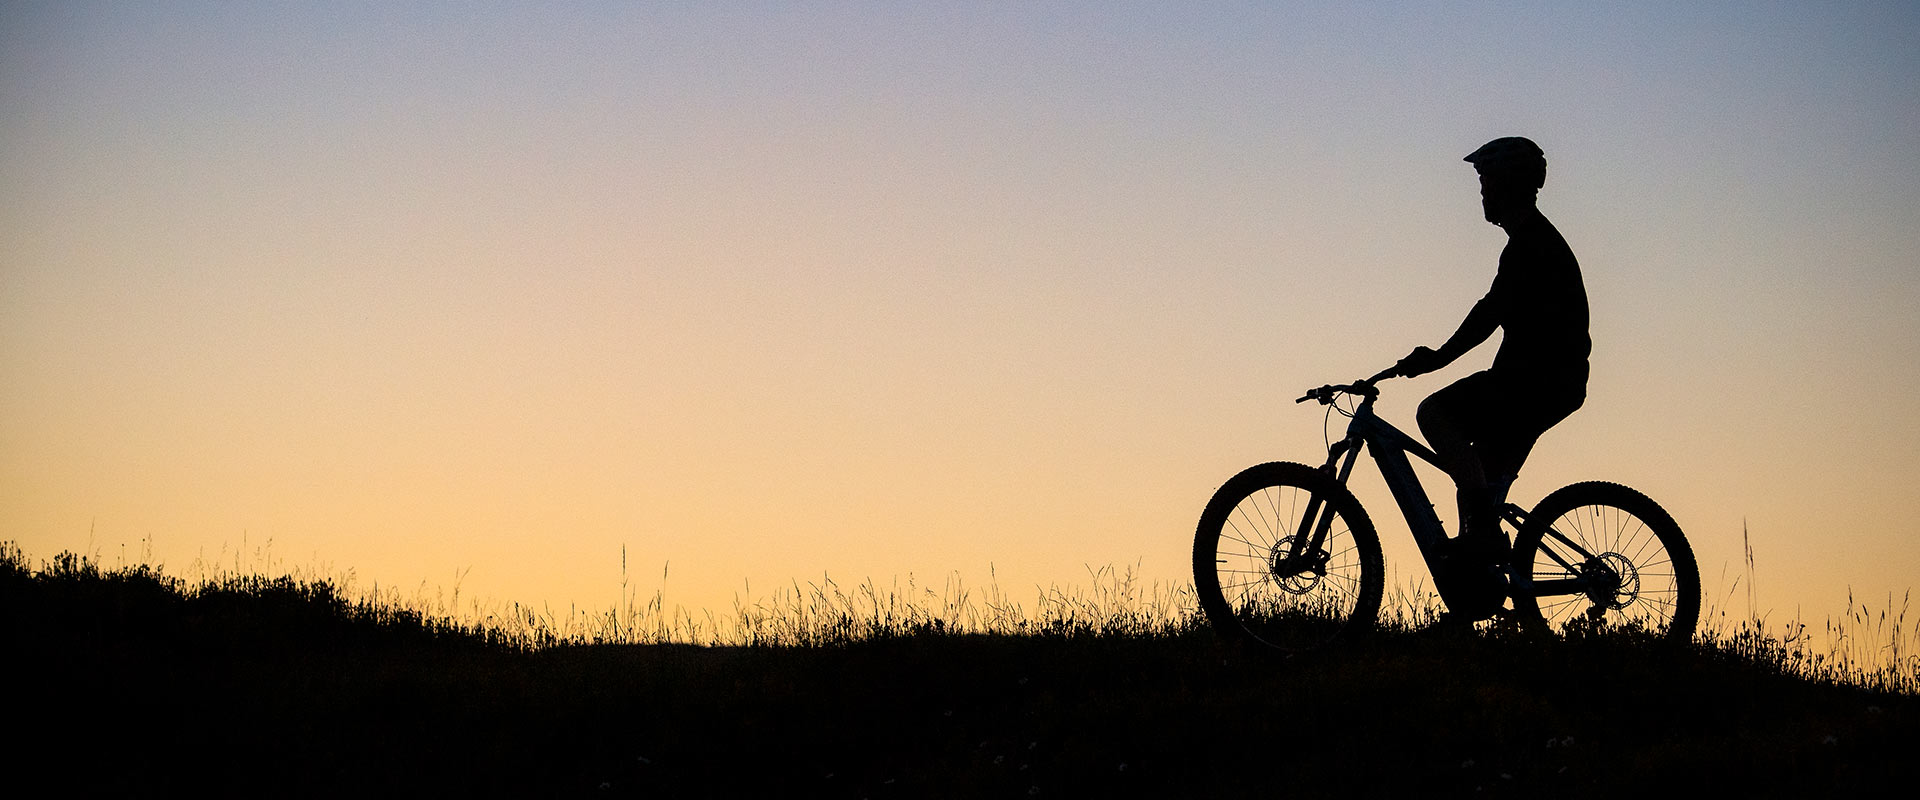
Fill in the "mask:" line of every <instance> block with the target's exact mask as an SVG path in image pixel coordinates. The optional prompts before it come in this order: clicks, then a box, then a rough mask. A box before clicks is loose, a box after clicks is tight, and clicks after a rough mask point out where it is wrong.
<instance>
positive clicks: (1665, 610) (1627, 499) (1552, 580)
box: [1513, 481, 1700, 643]
mask: <svg viewBox="0 0 1920 800" xmlns="http://www.w3.org/2000/svg"><path fill="white" fill-rule="evenodd" d="M1513 555H1514V559H1515V560H1514V564H1515V566H1516V567H1517V569H1516V570H1515V571H1514V582H1513V583H1514V585H1513V608H1514V613H1515V614H1516V615H1517V616H1518V617H1519V620H1520V622H1521V624H1522V625H1523V626H1525V627H1527V628H1528V629H1531V630H1535V631H1540V632H1551V633H1553V634H1556V635H1563V636H1564V635H1567V634H1569V633H1575V632H1581V631H1603V630H1615V631H1629V632H1638V633H1643V634H1651V635H1653V636H1655V637H1658V638H1660V639H1663V640H1666V641H1670V642H1679V643H1684V642H1688V641H1691V640H1692V638H1693V631H1694V626H1695V625H1696V624H1698V622H1699V618H1700V568H1699V567H1698V565H1696V564H1695V563H1694V559H1693V548H1692V547H1691V546H1689V545H1688V544H1687V539H1686V536H1685V535H1684V534H1682V533H1681V532H1680V525H1679V523H1676V522H1674V521H1673V517H1672V516H1670V515H1668V514H1667V512H1666V510H1665V509H1662V508H1661V507H1660V505H1659V504H1658V503H1655V502H1653V500H1652V499H1650V498H1648V497H1647V496H1646V495H1644V494H1641V493H1639V492H1636V491H1634V490H1632V489H1629V488H1627V487H1625V486H1621V485H1619V484H1615V483H1602V482H1598V481H1595V482H1589V483H1576V484H1573V485H1571V486H1567V487H1565V488H1562V489H1559V490H1556V491H1555V492H1553V493H1552V494H1549V495H1547V496H1546V498H1545V499H1543V500H1541V501H1540V504H1539V505H1538V506H1535V507H1534V510H1533V512H1532V513H1530V514H1528V515H1527V518H1526V523H1525V524H1524V525H1522V526H1521V527H1520V532H1519V533H1518V534H1517V535H1515V537H1514V542H1513Z"/></svg>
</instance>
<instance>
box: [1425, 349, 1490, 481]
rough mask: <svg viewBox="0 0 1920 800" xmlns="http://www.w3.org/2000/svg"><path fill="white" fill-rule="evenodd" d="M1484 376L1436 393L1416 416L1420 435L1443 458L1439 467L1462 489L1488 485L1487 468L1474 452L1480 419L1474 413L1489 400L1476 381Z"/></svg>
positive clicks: (1428, 398)
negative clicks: (1475, 425) (1477, 420)
mask: <svg viewBox="0 0 1920 800" xmlns="http://www.w3.org/2000/svg"><path fill="white" fill-rule="evenodd" d="M1483 374H1485V373H1477V374H1474V375H1469V376H1467V377H1465V378H1462V379H1460V380H1458V381H1455V382H1453V383H1452V384H1451V385H1449V386H1447V387H1446V388H1444V389H1441V390H1440V391H1437V392H1434V393H1433V394H1432V395H1430V396H1428V397H1427V399H1426V400H1423V401H1421V403H1420V409H1419V411H1417V412H1416V413H1415V414H1414V419H1415V420H1416V421H1417V422H1419V424H1420V433H1421V435H1423V436H1426V437H1427V445H1428V446H1430V447H1432V448H1433V453H1434V455H1437V456H1439V457H1440V459H1439V460H1440V468H1441V469H1443V470H1446V471H1447V476H1448V477H1450V478H1453V484H1454V485H1455V486H1457V487H1459V488H1461V489H1479V488H1485V487H1486V485H1487V473H1486V469H1485V468H1484V467H1483V466H1482V465H1481V463H1480V454H1478V453H1476V452H1474V447H1473V441H1474V438H1475V436H1474V431H1473V430H1472V427H1473V422H1474V421H1475V418H1476V417H1478V416H1479V415H1478V414H1475V413H1474V411H1475V410H1476V406H1480V405H1483V404H1484V402H1485V400H1486V398H1484V397H1482V396H1481V395H1482V394H1483V393H1482V392H1481V391H1479V388H1480V384H1481V383H1482V381H1477V380H1475V379H1476V378H1479V377H1480V375H1483Z"/></svg>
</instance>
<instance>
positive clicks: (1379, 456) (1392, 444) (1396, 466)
mask: <svg viewBox="0 0 1920 800" xmlns="http://www.w3.org/2000/svg"><path fill="white" fill-rule="evenodd" d="M1303 399H1304V398H1303ZM1374 399H1375V397H1373V396H1365V397H1364V399H1362V400H1361V402H1360V405H1359V406H1358V407H1356V408H1354V410H1353V411H1352V412H1351V413H1348V412H1342V413H1345V414H1346V415H1347V416H1348V417H1349V418H1350V419H1351V420H1352V421H1351V422H1349V423H1347V435H1346V437H1345V438H1343V439H1341V440H1340V441H1338V442H1335V443H1333V445H1332V446H1331V447H1329V448H1327V461H1326V463H1325V464H1322V465H1321V467H1320V470H1321V471H1322V472H1324V473H1326V474H1327V475H1328V476H1330V477H1332V478H1334V479H1335V480H1337V481H1339V482H1340V484H1341V485H1343V486H1344V485H1346V483H1347V479H1348V478H1349V477H1351V476H1352V475H1353V465H1354V463H1355V462H1357V461H1359V460H1360V451H1361V450H1362V449H1368V450H1371V451H1372V453H1373V461H1374V463H1375V464H1376V465H1378V466H1379V468H1380V477H1381V479H1382V480H1384V481H1385V482H1386V484H1387V490H1388V491H1389V492H1391V493H1392V494H1393V500H1394V503H1395V504H1396V505H1398V506H1399V507H1400V514H1401V516H1403V517H1405V518H1406V521H1407V528H1408V529H1409V530H1410V531H1411V532H1412V534H1413V540H1414V544H1416V545H1417V546H1418V547H1419V548H1420V555H1421V557H1422V558H1423V559H1424V560H1425V561H1426V562H1427V567H1428V569H1429V570H1430V571H1431V572H1432V573H1433V575H1434V579H1435V582H1436V584H1438V583H1439V582H1441V581H1442V580H1443V579H1442V578H1441V573H1440V570H1438V569H1436V568H1435V567H1436V566H1437V565H1438V564H1440V563H1441V561H1442V560H1443V559H1444V557H1445V556H1444V554H1443V553H1442V552H1441V547H1442V546H1443V543H1444V542H1445V541H1446V538H1447V537H1446V529H1445V526H1444V525H1443V524H1442V523H1441V522H1440V515H1439V514H1437V513H1435V512H1434V505H1433V501H1432V500H1431V499H1429V498H1428V497H1427V491H1426V489H1425V488H1424V487H1423V486H1421V484H1420V478H1419V476H1418V475H1415V474H1414V471H1413V464H1412V462H1410V461H1408V460H1407V454H1408V453H1412V454H1413V455H1415V456H1418V457H1419V458H1420V460H1422V461H1425V462H1427V463H1428V464H1431V465H1433V466H1434V468H1436V469H1443V468H1442V467H1441V466H1440V457H1439V456H1438V455H1436V454H1435V453H1434V452H1433V450H1432V449H1430V448H1428V447H1427V446H1426V445H1424V444H1421V443H1420V442H1419V441H1418V440H1416V439H1414V438H1413V437H1411V436H1408V435H1407V434H1406V433H1403V432H1402V431H1401V430H1400V429H1399V428H1395V427H1394V426H1393V425H1392V424H1391V423H1389V422H1387V421H1386V420H1384V419H1381V418H1380V417H1379V415H1377V414H1375V413H1373V402H1374ZM1513 480H1514V476H1512V475H1505V476H1501V477H1499V478H1497V479H1496V480H1495V481H1494V483H1493V487H1492V488H1493V489H1494V502H1495V503H1497V504H1498V505H1499V511H1498V515H1499V518H1500V519H1501V520H1503V521H1505V522H1506V523H1508V524H1509V525H1512V526H1513V527H1514V528H1515V529H1516V530H1518V529H1519V527H1520V526H1521V525H1522V524H1524V523H1525V522H1526V511H1525V510H1524V509H1522V508H1520V507H1519V506H1517V505H1514V504H1512V503H1508V502H1506V497H1507V491H1508V490H1509V489H1511V488H1512V486H1513ZM1319 506H1320V500H1319V498H1317V497H1316V498H1314V499H1313V500H1312V501H1311V502H1310V503H1309V504H1308V506H1307V510H1306V514H1305V515H1303V516H1302V517H1301V520H1300V530H1299V531H1298V534H1297V535H1296V536H1294V537H1293V546H1292V547H1291V548H1290V551H1289V553H1288V554H1287V559H1286V560H1287V561H1289V562H1294V563H1295V564H1298V559H1300V558H1302V557H1304V555H1305V554H1306V553H1309V552H1312V553H1319V552H1323V551H1322V549H1321V548H1322V546H1323V545H1324V544H1325V542H1326V538H1327V535H1328V533H1329V532H1330V530H1331V528H1332V525H1333V515H1332V514H1326V515H1324V516H1323V515H1322V514H1320V513H1319V511H1320V508H1319ZM1309 529H1311V531H1309ZM1309 533H1310V535H1309ZM1544 533H1545V535H1546V536H1548V537H1551V538H1553V539H1554V540H1556V541H1558V542H1560V544H1561V545H1562V546H1564V547H1565V548H1566V549H1567V550H1568V551H1570V552H1572V553H1574V554H1576V555H1577V556H1578V559H1579V561H1582V562H1584V561H1587V560H1591V559H1592V558H1593V557H1594V556H1593V553H1591V552H1588V551H1587V549H1586V548H1584V547H1582V546H1581V545H1580V544H1579V543H1578V542H1576V541H1574V540H1573V539H1571V538H1569V537H1567V536H1565V535H1564V534H1562V533H1560V532H1559V531H1556V530H1553V529H1551V528H1549V529H1548V530H1546V531H1545V532H1544ZM1541 552H1543V553H1545V554H1546V555H1547V557H1548V558H1550V559H1552V560H1553V561H1555V562H1558V563H1559V564H1560V566H1561V567H1563V568H1565V569H1566V570H1567V572H1568V573H1569V574H1572V575H1575V576H1576V577H1570V578H1560V579H1550V580H1539V581H1536V580H1533V579H1532V576H1531V574H1530V570H1529V569H1519V568H1515V569H1513V570H1512V576H1513V582H1512V584H1511V585H1510V587H1509V588H1510V591H1511V592H1513V593H1520V592H1524V593H1526V594H1528V595H1532V596H1534V597H1546V596H1550V595H1569V594H1582V593H1585V592H1586V591H1587V588H1588V585H1589V584H1590V583H1591V581H1590V580H1589V578H1588V577H1587V576H1586V575H1585V574H1583V573H1582V572H1581V570H1580V569H1579V568H1578V567H1577V566H1576V562H1575V561H1570V560H1568V559H1566V558H1563V557H1561V555H1560V553H1559V552H1556V551H1555V550H1554V549H1552V548H1541ZM1516 567H1517V565H1516Z"/></svg>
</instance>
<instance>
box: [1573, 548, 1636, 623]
mask: <svg viewBox="0 0 1920 800" xmlns="http://www.w3.org/2000/svg"><path fill="white" fill-rule="evenodd" d="M1580 575H1581V577H1584V578H1586V579H1587V599H1589V600H1592V601H1593V605H1594V608H1595V609H1599V608H1602V607H1605V608H1611V609H1614V610H1615V611H1618V610H1620V609H1623V608H1626V607H1627V606H1630V605H1633V601H1634V600H1637V599H1639V597H1640V570H1638V569H1636V568H1635V567H1634V566H1633V562H1632V561H1629V560H1627V557H1626V556H1623V555H1620V554H1619V553H1601V554H1600V555H1597V556H1594V557H1593V558H1591V559H1588V560H1587V562H1586V563H1584V564H1581V565H1580Z"/></svg>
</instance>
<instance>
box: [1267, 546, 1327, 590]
mask: <svg viewBox="0 0 1920 800" xmlns="http://www.w3.org/2000/svg"><path fill="white" fill-rule="evenodd" d="M1292 551H1293V537H1291V536H1289V537H1287V538H1285V539H1281V540H1280V541H1279V542H1276V543H1274V545H1273V551H1272V553H1271V555H1270V557H1269V558H1268V560H1267V568H1268V570H1269V572H1270V573H1271V575H1272V577H1273V581H1274V583H1277V584H1279V585H1280V588H1281V589H1283V590H1285V591H1287V592H1288V593H1290V594H1306V593H1308V592H1311V591H1313V587H1315V586H1319V585H1320V579H1321V578H1322V577H1325V576H1326V574H1327V559H1328V558H1329V557H1330V556H1329V554H1328V553H1327V551H1326V550H1323V549H1319V548H1313V549H1308V550H1305V551H1302V552H1301V553H1300V555H1299V556H1297V557H1294V558H1288V557H1287V554H1288V553H1290V552H1292Z"/></svg>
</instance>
